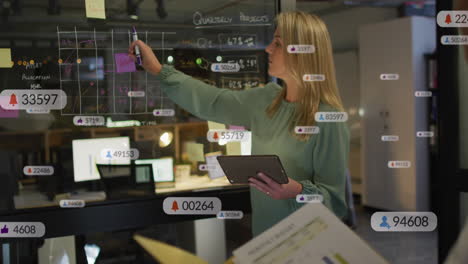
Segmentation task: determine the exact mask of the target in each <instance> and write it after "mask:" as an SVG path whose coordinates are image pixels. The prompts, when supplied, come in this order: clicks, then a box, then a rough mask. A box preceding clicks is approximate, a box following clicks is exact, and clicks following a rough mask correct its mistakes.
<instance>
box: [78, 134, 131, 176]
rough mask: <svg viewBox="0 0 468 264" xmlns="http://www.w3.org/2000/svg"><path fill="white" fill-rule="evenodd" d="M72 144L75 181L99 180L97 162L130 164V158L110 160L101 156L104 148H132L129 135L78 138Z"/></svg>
mask: <svg viewBox="0 0 468 264" xmlns="http://www.w3.org/2000/svg"><path fill="white" fill-rule="evenodd" d="M72 146H73V174H74V180H75V182H82V181H94V180H99V179H100V178H99V172H98V170H97V167H96V164H130V158H122V159H116V160H111V161H109V160H108V159H104V158H102V157H101V151H102V150H103V149H119V150H120V149H121V150H130V138H129V137H114V138H96V139H94V138H93V139H77V140H73V141H72Z"/></svg>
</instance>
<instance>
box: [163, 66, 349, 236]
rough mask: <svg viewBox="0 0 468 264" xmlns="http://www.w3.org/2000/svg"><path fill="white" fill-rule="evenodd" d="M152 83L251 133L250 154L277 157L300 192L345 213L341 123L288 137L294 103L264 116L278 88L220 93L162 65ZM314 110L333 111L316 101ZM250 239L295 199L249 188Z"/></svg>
mask: <svg viewBox="0 0 468 264" xmlns="http://www.w3.org/2000/svg"><path fill="white" fill-rule="evenodd" d="M157 79H159V80H160V81H161V88H162V90H163V91H164V93H165V94H166V95H167V96H168V97H169V98H170V99H171V100H173V101H174V102H175V103H176V104H178V105H179V106H181V107H182V108H184V109H186V110H187V111H189V112H190V113H192V114H194V115H195V116H198V117H200V118H202V119H206V120H210V121H215V122H219V123H223V124H230V125H238V126H245V127H248V128H250V130H251V131H252V155H278V156H279V157H280V159H281V163H282V164H283V166H284V169H285V170H286V173H287V175H288V176H289V177H290V178H292V179H294V180H296V181H298V182H300V183H301V184H302V186H303V191H302V193H303V194H321V195H322V196H323V199H324V201H323V203H324V205H325V206H327V207H328V208H329V209H330V210H331V211H332V212H334V213H335V214H336V215H337V216H338V217H340V218H343V217H344V216H345V215H346V209H347V205H346V201H345V179H346V178H345V173H346V169H347V166H348V153H349V130H348V127H347V125H346V123H344V122H339V123H328V122H317V123H316V126H319V127H320V133H319V134H316V135H312V136H311V137H310V139H309V140H308V141H307V142H303V141H299V140H297V139H296V138H295V137H293V136H292V135H291V134H290V132H289V130H288V126H289V123H290V122H291V121H292V120H293V119H292V117H293V114H294V110H295V103H291V102H287V101H285V100H283V101H282V103H281V107H280V108H279V109H278V111H277V112H276V114H275V116H274V117H273V118H271V119H270V118H269V117H268V116H267V114H266V112H265V110H266V108H267V107H268V106H269V105H270V104H271V102H272V101H273V99H274V98H275V96H276V95H277V94H278V92H280V91H281V89H282V88H281V87H280V86H279V85H277V84H275V83H268V84H267V85H265V87H258V88H252V89H249V90H245V91H232V90H229V89H220V88H217V87H214V86H211V85H208V84H205V83H204V82H202V81H199V80H196V79H194V78H192V77H190V76H188V75H185V74H183V73H181V72H179V71H177V70H175V69H174V68H173V67H171V66H167V65H164V66H163V68H162V70H161V72H160V74H159V75H158V76H157ZM319 111H323V112H331V111H336V110H334V109H333V108H332V107H331V106H329V105H326V104H323V103H321V104H320V106H319ZM250 195H251V204H252V230H253V234H254V236H256V235H258V234H260V233H261V232H263V231H265V230H266V229H268V228H270V227H271V226H273V225H274V224H276V223H277V222H279V221H281V220H282V219H284V218H285V217H287V216H288V215H290V214H291V213H293V212H294V211H295V210H297V209H298V208H299V207H301V206H302V205H303V204H302V203H297V202H296V199H285V200H275V199H273V198H271V197H269V196H267V195H266V194H264V193H262V192H260V191H258V190H257V189H255V188H250Z"/></svg>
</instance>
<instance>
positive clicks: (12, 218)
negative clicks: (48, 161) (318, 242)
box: [0, 181, 251, 241]
mask: <svg viewBox="0 0 468 264" xmlns="http://www.w3.org/2000/svg"><path fill="white" fill-rule="evenodd" d="M222 184H223V183H220V182H216V181H215V182H214V183H212V186H211V187H213V188H214V189H211V190H210V188H206V187H205V188H201V189H198V190H197V191H196V192H192V191H183V187H185V185H182V187H180V186H179V187H178V186H176V188H174V189H173V190H172V191H175V192H177V193H178V196H190V197H210V196H214V197H218V198H219V199H220V200H221V202H222V210H241V211H243V212H244V213H249V212H251V208H250V194H249V188H248V187H246V186H224V187H223V186H222ZM165 191H167V193H162V194H160V193H158V194H157V195H155V196H151V197H144V198H131V199H122V200H110V201H109V200H102V201H95V202H92V203H89V204H87V205H86V206H85V207H83V208H60V207H58V206H49V207H36V208H28V209H17V210H15V211H12V212H7V213H0V222H21V221H25V222H36V221H37V222H42V223H44V225H45V226H46V233H45V236H44V237H43V238H51V237H60V236H68V235H81V234H87V233H94V232H111V231H116V230H122V229H131V228H140V227H145V226H150V225H154V224H159V223H173V222H179V221H190V220H196V219H203V218H212V217H215V216H214V215H167V214H165V213H164V211H163V208H162V204H163V201H164V199H165V198H166V197H168V196H169V195H168V193H169V192H170V191H171V190H170V189H168V190H165ZM30 197H33V195H31V196H30ZM5 240H6V241H8V240H15V239H5ZM16 240H17V239H16Z"/></svg>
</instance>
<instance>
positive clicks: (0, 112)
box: [0, 96, 19, 118]
mask: <svg viewBox="0 0 468 264" xmlns="http://www.w3.org/2000/svg"><path fill="white" fill-rule="evenodd" d="M10 100H11V98H10V97H9V96H0V105H4V104H8V102H9V101H10ZM18 117H19V110H17V109H13V110H7V109H3V107H1V106H0V118H18Z"/></svg>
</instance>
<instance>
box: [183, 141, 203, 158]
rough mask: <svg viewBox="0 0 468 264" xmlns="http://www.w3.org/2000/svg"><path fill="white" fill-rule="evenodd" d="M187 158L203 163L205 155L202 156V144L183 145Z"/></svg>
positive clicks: (190, 143) (189, 143)
mask: <svg viewBox="0 0 468 264" xmlns="http://www.w3.org/2000/svg"><path fill="white" fill-rule="evenodd" d="M185 144H186V145H185V147H186V150H187V154H188V158H189V159H190V160H191V161H205V155H204V154H203V144H198V143H194V142H187V143H185Z"/></svg>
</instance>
